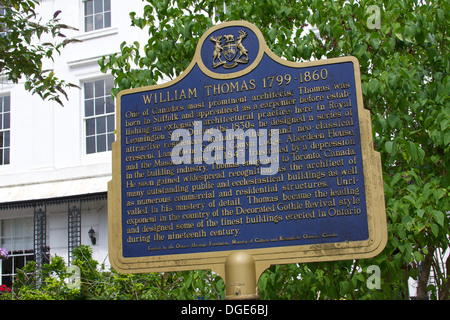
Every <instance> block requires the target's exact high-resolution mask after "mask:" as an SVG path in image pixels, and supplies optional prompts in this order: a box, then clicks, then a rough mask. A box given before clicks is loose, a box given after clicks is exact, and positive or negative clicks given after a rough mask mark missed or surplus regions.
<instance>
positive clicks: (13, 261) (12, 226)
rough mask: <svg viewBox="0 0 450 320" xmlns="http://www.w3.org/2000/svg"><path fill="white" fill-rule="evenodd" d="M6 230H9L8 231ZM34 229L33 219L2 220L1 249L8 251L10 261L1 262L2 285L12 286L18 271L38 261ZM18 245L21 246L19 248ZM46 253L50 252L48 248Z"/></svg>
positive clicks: (0, 281)
mask: <svg viewBox="0 0 450 320" xmlns="http://www.w3.org/2000/svg"><path fill="white" fill-rule="evenodd" d="M19 226H20V230H19V228H18V227H19ZM5 228H9V230H8V231H6V230H4V229H5ZM33 229H34V221H33V217H21V218H5V219H1V220H0V247H2V248H5V249H6V250H7V251H8V259H7V260H2V261H0V275H1V277H0V284H6V285H8V286H10V285H11V284H12V283H13V282H14V278H15V276H16V275H17V269H21V268H23V267H24V266H25V265H26V264H27V262H29V261H36V257H35V253H34V243H33V242H34V237H33ZM5 231H6V232H5ZM30 234H31V235H30ZM5 244H9V246H8V245H6V246H5ZM17 244H19V245H20V246H19V247H17ZM27 245H28V246H29V247H26V246H27ZM46 251H47V252H49V250H48V248H46Z"/></svg>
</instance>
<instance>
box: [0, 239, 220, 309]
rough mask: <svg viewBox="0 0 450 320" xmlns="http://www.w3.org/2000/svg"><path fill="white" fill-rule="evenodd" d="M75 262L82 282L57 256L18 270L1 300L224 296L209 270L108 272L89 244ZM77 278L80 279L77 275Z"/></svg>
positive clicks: (80, 249) (77, 251)
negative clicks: (43, 263) (48, 261)
mask: <svg viewBox="0 0 450 320" xmlns="http://www.w3.org/2000/svg"><path fill="white" fill-rule="evenodd" d="M73 257H74V260H73V265H74V266H77V267H78V268H79V271H80V278H79V282H75V283H72V282H71V281H70V280H71V279H73V277H74V273H73V272H72V271H70V270H72V269H68V268H67V266H66V265H65V263H64V261H63V259H62V258H61V257H58V256H56V257H53V258H52V260H51V262H50V263H49V264H45V265H43V266H42V268H41V269H39V268H37V266H36V263H35V262H29V263H28V264H27V265H26V266H25V267H24V268H23V269H19V270H18V271H17V277H16V278H15V281H14V284H13V287H12V291H11V292H9V293H3V294H0V300H145V299H148V300H150V299H151V300H163V299H164V300H169V299H170V300H176V299H200V298H201V299H220V298H221V297H223V291H224V285H223V281H222V279H221V278H220V277H219V276H217V275H216V274H213V273H212V272H208V271H189V272H170V273H149V274H118V273H117V272H115V271H114V270H111V271H107V270H105V269H104V267H103V266H101V265H100V264H99V263H98V262H97V261H95V260H94V259H93V258H92V249H91V247H89V246H83V245H81V246H79V247H77V248H75V250H74V252H73ZM75 279H76V278H75Z"/></svg>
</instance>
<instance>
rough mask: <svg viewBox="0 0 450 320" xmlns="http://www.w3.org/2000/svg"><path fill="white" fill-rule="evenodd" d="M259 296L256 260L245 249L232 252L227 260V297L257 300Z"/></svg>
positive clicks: (229, 298) (230, 298)
mask: <svg viewBox="0 0 450 320" xmlns="http://www.w3.org/2000/svg"><path fill="white" fill-rule="evenodd" d="M258 298H259V294H258V279H257V277H256V265H255V260H254V259H253V257H252V256H251V255H250V254H248V253H246V252H243V251H238V252H234V253H232V254H230V255H229V256H228V257H227V259H226V260H225V299H228V300H256V299H258Z"/></svg>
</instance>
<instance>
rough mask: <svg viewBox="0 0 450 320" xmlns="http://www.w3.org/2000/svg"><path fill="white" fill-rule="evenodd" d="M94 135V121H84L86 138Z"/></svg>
mask: <svg viewBox="0 0 450 320" xmlns="http://www.w3.org/2000/svg"><path fill="white" fill-rule="evenodd" d="M94 134H95V119H87V120H86V136H93V135H94Z"/></svg>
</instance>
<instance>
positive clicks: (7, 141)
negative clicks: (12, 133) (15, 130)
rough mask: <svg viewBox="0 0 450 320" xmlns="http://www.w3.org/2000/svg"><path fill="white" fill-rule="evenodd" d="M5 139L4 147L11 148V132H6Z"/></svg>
mask: <svg viewBox="0 0 450 320" xmlns="http://www.w3.org/2000/svg"><path fill="white" fill-rule="evenodd" d="M3 138H4V146H5V147H9V146H10V144H9V131H5V133H4V136H3Z"/></svg>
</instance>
